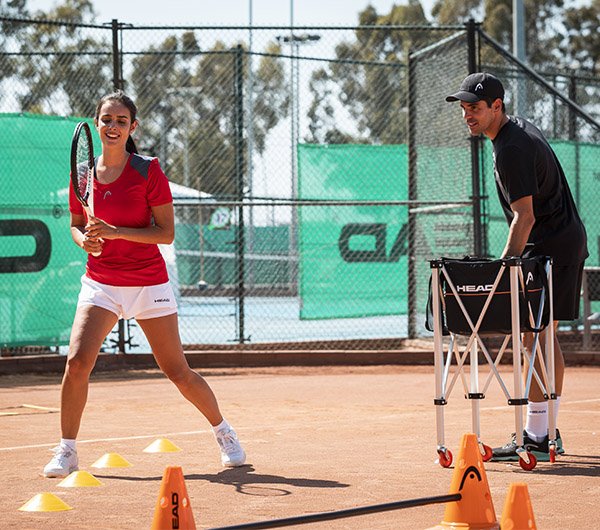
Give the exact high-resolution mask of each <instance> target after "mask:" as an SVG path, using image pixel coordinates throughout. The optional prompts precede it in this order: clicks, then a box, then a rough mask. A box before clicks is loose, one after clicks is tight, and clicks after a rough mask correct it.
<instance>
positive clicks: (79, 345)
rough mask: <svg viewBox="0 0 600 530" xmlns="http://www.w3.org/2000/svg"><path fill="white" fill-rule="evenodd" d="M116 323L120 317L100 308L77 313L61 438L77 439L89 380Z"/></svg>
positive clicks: (63, 396) (66, 376)
mask: <svg viewBox="0 0 600 530" xmlns="http://www.w3.org/2000/svg"><path fill="white" fill-rule="evenodd" d="M116 322H117V315H115V314H114V313H113V312H112V311H108V310H107V309H103V308H101V307H97V306H92V305H85V306H79V307H78V308H77V312H76V313H75V320H74V321H73V328H72V330H71V339H70V342H69V355H68V357H67V365H66V367H65V374H64V377H63V381H62V387H61V396H60V400H61V407H60V424H61V430H62V437H63V438H66V439H72V440H74V439H75V438H76V437H77V433H78V432H79V426H80V424H81V416H82V415H83V409H84V408H85V404H86V401H87V395H88V384H89V377H90V373H91V372H92V369H93V368H94V365H95V364H96V359H97V357H98V353H99V351H100V348H101V346H102V343H103V342H104V339H105V338H106V336H107V335H108V333H109V332H110V330H111V329H112V328H113V327H114V325H115V324H116Z"/></svg>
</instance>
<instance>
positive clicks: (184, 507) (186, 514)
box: [151, 466, 196, 530]
mask: <svg viewBox="0 0 600 530" xmlns="http://www.w3.org/2000/svg"><path fill="white" fill-rule="evenodd" d="M172 528H179V529H180V530H196V523H194V514H193V513H192V507H191V506H190V498H189V497H188V494H187V488H186V487H185V480H184V478H183V471H182V470H181V467H180V466H167V468H166V469H165V473H164V475H163V478H162V482H161V485H160V493H159V494H158V501H157V502H156V509H155V510H154V519H153V521H152V528H151V530H170V529H172Z"/></svg>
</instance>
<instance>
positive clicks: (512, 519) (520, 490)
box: [500, 482, 537, 530]
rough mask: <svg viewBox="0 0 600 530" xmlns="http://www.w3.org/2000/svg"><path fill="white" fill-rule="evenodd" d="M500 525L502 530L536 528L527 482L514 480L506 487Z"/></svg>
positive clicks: (528, 529)
mask: <svg viewBox="0 0 600 530" xmlns="http://www.w3.org/2000/svg"><path fill="white" fill-rule="evenodd" d="M500 526H501V528H502V530H536V529H537V526H535V518H534V517H533V507H532V506H531V499H530V498H529V490H528V489H527V484H524V483H522V482H516V483H514V484H511V485H510V487H509V488H508V495H507V496H506V500H505V501H504V509H503V510H502V519H501V520H500Z"/></svg>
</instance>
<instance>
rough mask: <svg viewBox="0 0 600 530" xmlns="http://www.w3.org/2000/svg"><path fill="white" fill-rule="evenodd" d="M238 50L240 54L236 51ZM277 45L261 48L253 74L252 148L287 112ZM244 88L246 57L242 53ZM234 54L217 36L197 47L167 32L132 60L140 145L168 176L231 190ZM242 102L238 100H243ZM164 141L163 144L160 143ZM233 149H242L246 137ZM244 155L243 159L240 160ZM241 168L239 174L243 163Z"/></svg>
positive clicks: (216, 191)
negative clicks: (158, 159) (205, 47)
mask: <svg viewBox="0 0 600 530" xmlns="http://www.w3.org/2000/svg"><path fill="white" fill-rule="evenodd" d="M242 53H244V51H243V50H242ZM279 53H280V49H279V47H278V45H277V44H275V43H270V44H268V45H267V47H266V50H265V53H264V55H263V56H262V57H261V59H260V61H259V62H258V65H257V68H256V69H255V71H254V72H253V79H254V83H253V84H254V99H253V112H252V115H253V133H254V142H255V143H254V148H255V149H256V150H257V151H258V153H259V154H262V153H263V152H264V149H265V144H266V137H267V136H268V134H269V132H270V131H271V130H272V129H273V128H274V127H275V126H276V125H277V124H278V123H279V121H280V120H281V119H282V118H284V117H285V116H286V114H287V108H288V96H287V89H286V82H285V76H284V66H283V63H282V62H281V60H280V59H278V58H277V57H276V56H277V55H278V54H279ZM243 60H244V65H243V72H242V74H243V84H244V87H247V77H248V72H247V65H248V63H247V55H246V54H245V53H244V55H243ZM235 61H236V51H235V49H233V48H231V47H230V46H227V45H226V44H225V43H224V42H222V41H217V42H215V43H214V44H213V45H212V47H211V48H210V49H208V50H201V49H200V47H199V46H198V44H197V41H196V38H195V36H194V33H193V32H187V33H184V34H183V35H182V36H181V37H180V38H178V37H176V36H169V37H167V38H165V39H164V40H163V42H162V43H161V44H159V45H158V46H151V47H150V48H148V50H147V51H146V53H145V54H142V55H140V56H139V57H138V58H136V59H135V60H134V61H133V71H132V75H131V80H132V84H131V89H132V91H133V93H134V94H135V95H136V97H137V102H138V106H139V109H140V115H141V116H146V117H147V118H145V119H144V121H143V122H142V127H141V129H142V131H141V132H142V134H143V136H142V138H141V140H142V142H143V145H144V150H145V151H147V152H149V153H152V154H156V155H159V156H160V157H161V158H162V159H163V164H164V166H165V169H166V171H167V173H168V175H169V178H170V179H172V180H174V181H176V182H180V183H183V184H185V185H188V186H192V187H194V188H195V189H198V190H201V191H203V192H206V193H210V194H213V195H217V196H221V197H223V196H232V195H233V194H234V193H235V192H236V189H237V188H236V186H237V177H238V175H237V173H236V171H237V168H236V153H237V149H238V148H239V147H240V146H237V144H236V142H237V136H236V122H235V109H236V105H237V104H238V103H239V101H237V100H236V94H235V82H236V78H235V75H236V62H235ZM243 103H244V104H245V101H244V102H243ZM167 146H168V148H167ZM241 148H242V149H243V150H244V152H245V151H246V149H247V143H246V140H245V139H244V140H243V145H242V146H241ZM245 158H246V157H245ZM245 162H246V163H245V165H244V167H243V168H242V171H243V173H244V174H245V173H246V169H247V167H246V166H247V161H245Z"/></svg>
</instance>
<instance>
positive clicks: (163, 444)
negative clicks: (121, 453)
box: [144, 438, 181, 453]
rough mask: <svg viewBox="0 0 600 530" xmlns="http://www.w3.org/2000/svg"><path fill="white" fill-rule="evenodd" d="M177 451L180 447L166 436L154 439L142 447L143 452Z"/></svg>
mask: <svg viewBox="0 0 600 530" xmlns="http://www.w3.org/2000/svg"><path fill="white" fill-rule="evenodd" d="M177 451H181V449H180V448H179V447H177V446H176V445H175V444H174V443H173V442H171V441H169V440H167V439H166V438H159V439H158V440H154V441H153V442H152V443H151V444H150V445H149V446H148V447H146V449H144V453H176V452H177Z"/></svg>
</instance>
